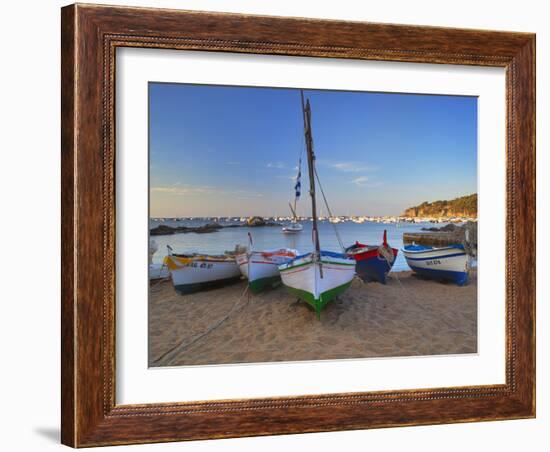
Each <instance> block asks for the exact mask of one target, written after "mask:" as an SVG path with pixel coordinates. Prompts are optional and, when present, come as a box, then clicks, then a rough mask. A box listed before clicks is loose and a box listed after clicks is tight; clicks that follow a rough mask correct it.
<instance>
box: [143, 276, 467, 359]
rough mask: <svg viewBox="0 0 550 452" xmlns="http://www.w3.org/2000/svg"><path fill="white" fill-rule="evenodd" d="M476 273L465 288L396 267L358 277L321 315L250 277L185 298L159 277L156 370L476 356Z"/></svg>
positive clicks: (154, 293) (153, 324)
mask: <svg viewBox="0 0 550 452" xmlns="http://www.w3.org/2000/svg"><path fill="white" fill-rule="evenodd" d="M476 351H477V277H476V275H475V273H473V274H472V277H471V281H470V283H469V284H468V285H467V286H465V287H458V286H455V285H453V284H451V283H443V282H437V281H431V280H424V279H420V278H419V277H417V276H416V275H414V274H412V273H411V272H399V273H394V274H393V276H392V277H391V278H390V280H389V281H388V284H387V285H386V286H383V285H381V284H379V283H366V284H365V283H362V282H361V281H359V280H355V281H354V282H353V284H352V286H351V288H350V289H349V290H348V291H347V292H346V293H345V294H344V295H342V296H341V297H339V298H338V299H336V300H334V301H333V302H331V303H330V304H329V305H328V306H327V308H326V309H325V310H324V311H323V312H322V314H321V319H320V320H317V318H316V317H315V314H314V313H313V311H312V310H311V309H310V308H309V306H308V305H306V304H305V303H303V302H296V300H295V299H294V298H293V297H292V296H290V295H289V294H288V293H287V292H286V290H285V289H284V287H278V288H276V289H273V290H270V291H267V292H264V293H262V294H260V295H251V294H249V293H248V292H247V291H246V283H245V282H244V281H241V282H238V283H236V284H233V285H230V286H226V287H223V288H220V289H215V290H211V291H205V292H201V293H196V294H192V295H186V296H182V295H178V294H177V293H176V292H175V291H174V289H173V287H172V284H171V282H170V281H163V282H160V283H159V282H156V283H155V282H153V283H152V284H151V298H150V307H149V366H150V367H158V366H182V365H204V364H227V363H253V362H274V361H302V360H304V361H307V360H316V359H342V358H368V357H390V356H418V355H438V354H458V353H475V352H476Z"/></svg>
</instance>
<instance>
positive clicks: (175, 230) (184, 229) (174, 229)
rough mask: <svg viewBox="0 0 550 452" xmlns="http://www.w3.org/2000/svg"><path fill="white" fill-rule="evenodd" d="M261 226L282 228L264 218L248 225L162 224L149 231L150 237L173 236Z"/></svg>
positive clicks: (249, 221) (254, 220) (256, 218)
mask: <svg viewBox="0 0 550 452" xmlns="http://www.w3.org/2000/svg"><path fill="white" fill-rule="evenodd" d="M261 226H281V224H279V223H275V222H272V221H265V220H264V219H263V218H262V217H250V218H249V219H248V220H247V221H246V223H242V224H228V225H225V226H224V225H221V224H218V223H208V224H205V225H203V226H197V227H189V226H168V225H165V224H160V225H158V226H157V227H156V228H153V229H150V230H149V235H151V236H153V235H172V234H186V233H189V232H194V233H196V234H208V233H210V232H217V231H219V230H220V229H224V228H242V227H261Z"/></svg>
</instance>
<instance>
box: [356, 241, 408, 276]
mask: <svg viewBox="0 0 550 452" xmlns="http://www.w3.org/2000/svg"><path fill="white" fill-rule="evenodd" d="M389 249H390V250H391V253H392V254H393V260H391V259H390V260H391V261H388V259H386V258H385V257H384V256H383V255H382V254H381V253H380V249H379V248H378V247H367V248H366V249H365V251H359V252H356V253H354V254H353V255H352V256H353V258H354V259H355V271H356V273H357V276H359V277H360V278H361V279H362V280H363V281H365V282H369V281H377V282H380V283H382V284H386V278H387V276H388V273H389V272H390V271H391V269H392V267H393V264H394V262H395V259H396V258H397V253H398V252H399V251H398V250H397V249H395V248H389Z"/></svg>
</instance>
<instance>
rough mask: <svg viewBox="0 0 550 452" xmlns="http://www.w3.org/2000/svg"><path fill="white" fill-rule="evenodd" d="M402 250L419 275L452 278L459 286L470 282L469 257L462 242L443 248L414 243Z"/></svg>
mask: <svg viewBox="0 0 550 452" xmlns="http://www.w3.org/2000/svg"><path fill="white" fill-rule="evenodd" d="M402 251H403V255H404V256H405V259H406V260H407V264H409V267H411V269H412V270H413V271H414V272H416V273H418V274H419V275H422V276H426V277H428V278H431V279H438V280H450V281H453V282H454V283H455V284H457V285H459V286H463V285H464V284H466V283H467V282H468V261H469V259H468V255H467V254H466V250H465V249H464V245H462V244H456V245H449V246H445V247H441V248H437V247H433V246H427V245H416V244H412V245H406V246H404V247H403V249H402Z"/></svg>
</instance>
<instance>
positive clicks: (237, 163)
mask: <svg viewBox="0 0 550 452" xmlns="http://www.w3.org/2000/svg"><path fill="white" fill-rule="evenodd" d="M225 163H226V164H227V165H231V166H239V165H240V164H241V162H225Z"/></svg>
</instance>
